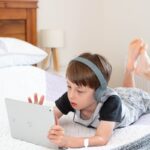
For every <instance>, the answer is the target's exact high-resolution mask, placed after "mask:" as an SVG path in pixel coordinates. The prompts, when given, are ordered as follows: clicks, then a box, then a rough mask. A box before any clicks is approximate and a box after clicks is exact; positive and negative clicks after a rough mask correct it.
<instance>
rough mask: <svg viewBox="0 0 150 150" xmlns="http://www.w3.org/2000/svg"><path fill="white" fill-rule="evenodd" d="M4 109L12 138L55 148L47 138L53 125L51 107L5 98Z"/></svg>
mask: <svg viewBox="0 0 150 150" xmlns="http://www.w3.org/2000/svg"><path fill="white" fill-rule="evenodd" d="M5 102H6V108H7V114H8V120H9V126H10V131H11V135H12V137H14V138H16V139H20V140H23V141H26V142H30V143H33V144H37V145H41V146H46V147H49V148H56V146H55V145H54V144H52V143H51V142H50V140H49V139H48V138H47V135H48V131H49V129H50V127H51V126H52V125H54V123H55V119H54V113H53V107H51V106H49V107H48V106H43V105H37V104H31V103H28V102H24V101H20V100H14V99H11V98H6V99H5Z"/></svg>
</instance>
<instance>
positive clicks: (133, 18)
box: [37, 0, 150, 86]
mask: <svg viewBox="0 0 150 150" xmlns="http://www.w3.org/2000/svg"><path fill="white" fill-rule="evenodd" d="M149 6H150V1H149V0H39V8H38V20H37V21H38V31H39V30H40V29H44V28H50V29H55V28H61V29H63V30H64V31H65V47H64V48H61V49H60V50H59V53H60V61H61V65H62V66H64V65H66V64H67V63H68V61H69V60H70V59H72V57H74V56H75V55H76V54H77V53H78V52H79V51H81V50H82V51H91V52H97V53H100V54H102V55H105V56H106V58H108V59H109V60H110V62H111V64H112V66H113V74H112V78H111V82H110V85H111V86H118V85H121V81H122V77H123V70H124V63H125V58H126V56H127V48H128V43H129V42H130V41H131V39H132V38H134V37H137V36H138V37H143V38H144V40H145V41H146V42H148V43H149V42H150V41H149V39H150V34H149V32H150V31H149V28H150V21H149V18H150V9H149Z"/></svg>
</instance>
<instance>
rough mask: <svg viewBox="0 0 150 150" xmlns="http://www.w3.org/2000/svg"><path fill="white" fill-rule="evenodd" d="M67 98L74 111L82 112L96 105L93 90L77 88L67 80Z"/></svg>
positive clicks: (83, 87)
mask: <svg viewBox="0 0 150 150" xmlns="http://www.w3.org/2000/svg"><path fill="white" fill-rule="evenodd" d="M67 85H68V98H69V101H70V104H71V105H72V107H73V108H74V109H77V110H82V109H86V108H89V107H91V105H93V104H95V103H96V100H95V99H94V94H95V90H94V89H91V88H89V87H88V86H78V85H76V84H74V83H72V82H71V81H69V80H67Z"/></svg>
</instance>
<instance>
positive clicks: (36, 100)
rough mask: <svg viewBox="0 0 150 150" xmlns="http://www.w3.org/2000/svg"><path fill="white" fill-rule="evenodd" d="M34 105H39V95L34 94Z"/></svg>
mask: <svg viewBox="0 0 150 150" xmlns="http://www.w3.org/2000/svg"><path fill="white" fill-rule="evenodd" d="M34 103H35V104H37V103H38V96H37V93H35V94H34Z"/></svg>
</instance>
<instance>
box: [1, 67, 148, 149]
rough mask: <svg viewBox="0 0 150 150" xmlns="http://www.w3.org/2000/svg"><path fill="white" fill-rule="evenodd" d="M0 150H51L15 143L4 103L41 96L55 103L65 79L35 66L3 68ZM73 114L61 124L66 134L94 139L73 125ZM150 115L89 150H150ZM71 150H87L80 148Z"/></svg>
mask: <svg viewBox="0 0 150 150" xmlns="http://www.w3.org/2000/svg"><path fill="white" fill-rule="evenodd" d="M0 91H1V92H0V149H2V150H10V149H11V150H27V149H28V150H48V148H46V147H42V146H38V145H34V144H31V143H27V142H25V141H20V140H17V139H13V138H12V137H11V135H10V131H9V124H8V120H7V112H6V108H5V103H4V99H5V97H10V98H14V99H18V100H24V101H27V97H28V96H31V95H33V93H35V92H37V93H39V95H40V94H44V95H45V97H46V100H47V101H51V102H54V100H55V99H57V98H58V97H59V96H61V95H62V94H63V92H65V91H66V80H65V78H64V77H61V76H59V75H56V74H54V73H47V72H45V71H44V70H41V69H39V68H37V67H34V66H12V67H4V68H0ZM72 116H73V114H72V113H70V114H69V115H68V117H66V116H64V117H63V118H61V120H60V124H61V125H62V126H63V127H64V128H65V132H66V134H70V135H75V136H82V135H83V136H88V135H92V134H93V133H94V132H95V130H94V129H89V128H86V127H83V126H81V125H79V124H76V123H72ZM149 141H150V114H147V115H144V116H142V117H141V118H140V120H139V121H137V122H136V123H134V124H133V125H131V126H129V127H126V128H121V129H117V130H116V131H115V132H114V134H113V136H112V137H111V139H110V141H109V143H108V144H107V145H106V146H101V147H89V148H88V150H148V149H150V142H149ZM69 150H85V148H78V149H77V148H76V149H71V148H69Z"/></svg>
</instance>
